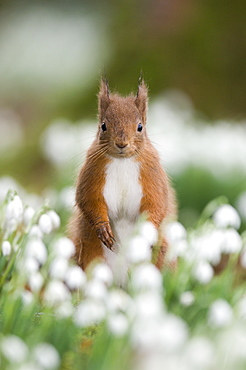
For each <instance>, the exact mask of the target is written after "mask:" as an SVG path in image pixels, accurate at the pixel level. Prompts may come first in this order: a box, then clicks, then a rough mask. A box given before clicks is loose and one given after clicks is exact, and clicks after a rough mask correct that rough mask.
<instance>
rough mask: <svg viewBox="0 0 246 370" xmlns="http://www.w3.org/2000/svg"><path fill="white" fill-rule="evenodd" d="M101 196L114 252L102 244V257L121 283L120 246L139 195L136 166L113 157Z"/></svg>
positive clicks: (137, 207)
mask: <svg viewBox="0 0 246 370" xmlns="http://www.w3.org/2000/svg"><path fill="white" fill-rule="evenodd" d="M103 196H104V199H105V202H106V204H107V207H108V215H109V220H110V224H111V227H112V231H113V233H114V236H115V239H116V243H115V245H114V249H115V251H116V252H118V253H113V252H111V251H110V250H109V249H108V248H106V247H105V246H104V245H103V249H104V256H105V258H106V260H107V261H108V263H109V265H111V267H112V269H113V270H117V272H118V273H119V274H120V275H124V277H123V276H121V277H119V280H121V281H123V280H124V279H125V275H126V271H127V263H126V260H125V257H124V248H123V245H124V241H127V238H128V237H129V236H130V235H131V233H132V231H133V228H134V226H135V223H136V220H137V219H138V216H139V210H140V203H141V199H142V196H143V192H142V187H141V184H140V181H139V164H138V163H137V162H136V161H135V160H134V159H133V158H114V159H112V161H111V162H110V163H109V164H108V166H107V169H106V181H105V186H104V191H103ZM117 255H118V257H117ZM119 265H121V266H119ZM120 271H121V272H120Z"/></svg>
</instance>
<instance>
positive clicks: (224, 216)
mask: <svg viewBox="0 0 246 370" xmlns="http://www.w3.org/2000/svg"><path fill="white" fill-rule="evenodd" d="M213 220H214V223H215V225H216V226H217V227H221V228H225V227H228V226H231V227H234V228H235V229H239V227H240V224H241V220H240V217H239V215H238V213H237V211H236V210H235V208H233V207H232V206H230V205H229V204H225V205H223V206H221V207H219V208H218V209H217V210H216V211H215V213H214V216H213Z"/></svg>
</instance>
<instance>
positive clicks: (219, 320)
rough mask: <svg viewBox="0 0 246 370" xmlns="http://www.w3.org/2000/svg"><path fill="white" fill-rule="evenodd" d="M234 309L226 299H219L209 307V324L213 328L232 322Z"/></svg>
mask: <svg viewBox="0 0 246 370" xmlns="http://www.w3.org/2000/svg"><path fill="white" fill-rule="evenodd" d="M232 319H233V311H232V308H231V306H230V305H229V303H228V302H226V301H225V300H224V299H217V300H216V301H215V302H214V303H212V305H211V306H210V309H209V314H208V324H209V326H211V327H213V328H221V327H223V326H227V325H229V324H230V323H231V322H232Z"/></svg>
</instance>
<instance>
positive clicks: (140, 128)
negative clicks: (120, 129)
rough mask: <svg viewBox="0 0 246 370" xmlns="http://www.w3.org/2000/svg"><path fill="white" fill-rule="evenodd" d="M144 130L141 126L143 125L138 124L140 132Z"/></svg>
mask: <svg viewBox="0 0 246 370" xmlns="http://www.w3.org/2000/svg"><path fill="white" fill-rule="evenodd" d="M142 129H143V126H142V125H141V123H139V124H138V131H139V132H141V131H142Z"/></svg>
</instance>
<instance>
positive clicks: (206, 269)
mask: <svg viewBox="0 0 246 370" xmlns="http://www.w3.org/2000/svg"><path fill="white" fill-rule="evenodd" d="M213 275H214V271H213V268H212V267H211V265H210V264H209V263H208V262H205V261H200V262H198V264H197V265H196V266H195V268H194V270H193V276H194V277H195V278H196V279H197V280H198V281H199V283H201V284H207V283H209V282H210V280H211V279H212V277H213Z"/></svg>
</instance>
